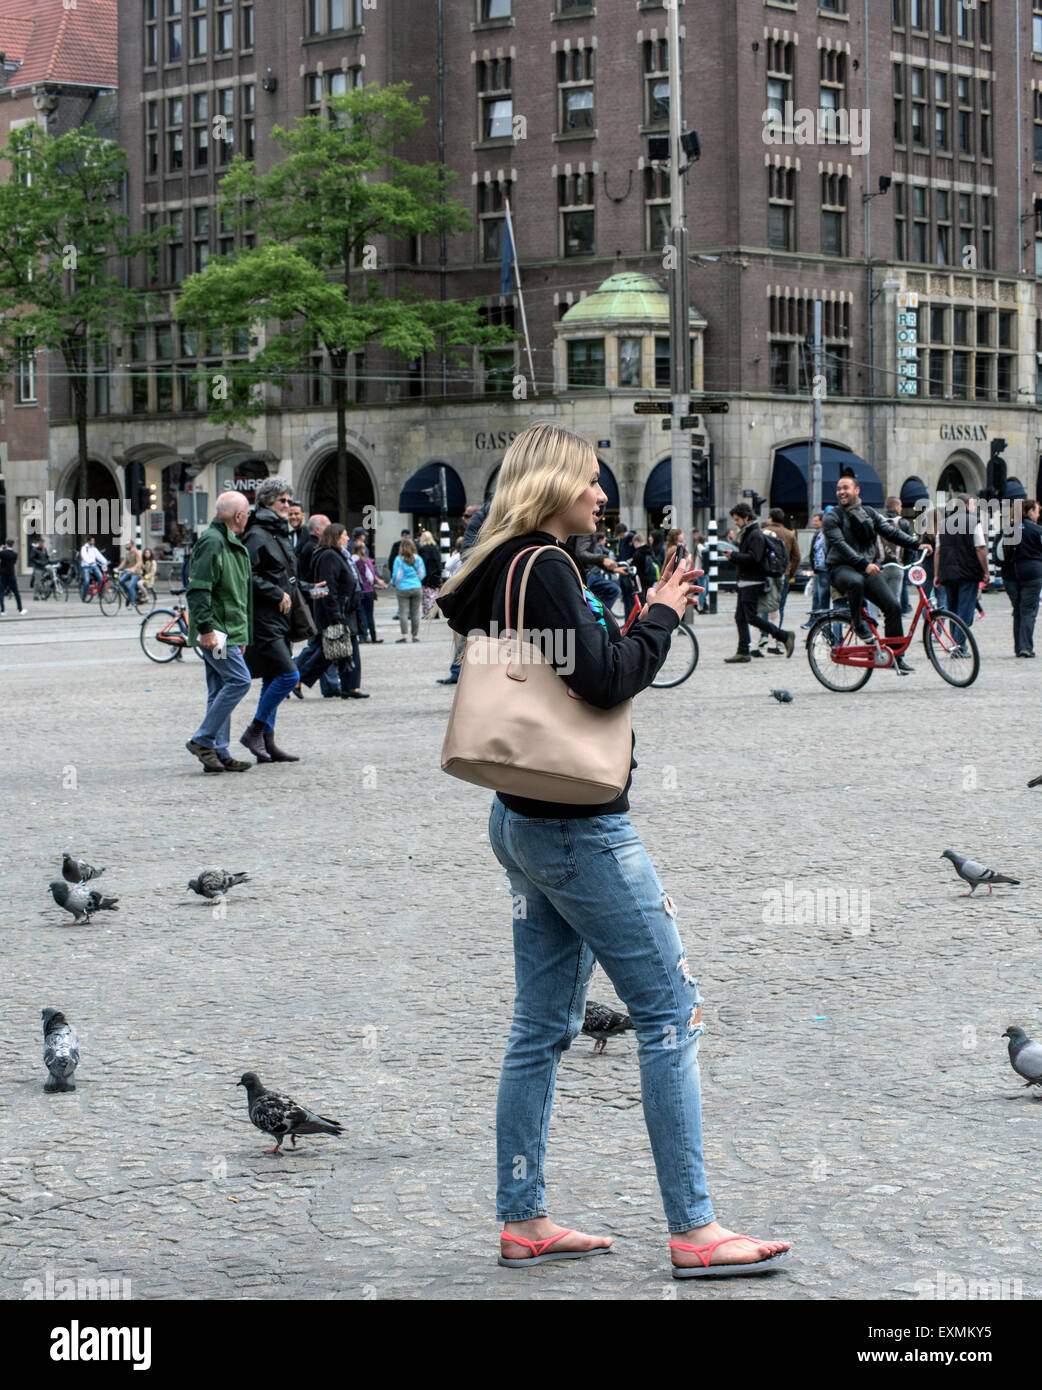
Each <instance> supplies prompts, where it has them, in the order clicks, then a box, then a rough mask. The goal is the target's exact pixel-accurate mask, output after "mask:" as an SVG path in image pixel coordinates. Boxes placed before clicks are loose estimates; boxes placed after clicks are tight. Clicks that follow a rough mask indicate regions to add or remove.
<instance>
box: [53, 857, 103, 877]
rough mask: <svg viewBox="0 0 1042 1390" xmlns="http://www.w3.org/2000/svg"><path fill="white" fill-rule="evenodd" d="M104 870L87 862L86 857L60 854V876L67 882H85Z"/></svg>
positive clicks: (98, 875)
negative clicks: (74, 857)
mask: <svg viewBox="0 0 1042 1390" xmlns="http://www.w3.org/2000/svg"><path fill="white" fill-rule="evenodd" d="M104 872H105V870H104V869H96V868H95V867H94V865H93V864H88V863H87V861H86V859H73V857H72V855H71V854H68V853H66V854H63V855H62V878H64V879H65V881H66V882H67V883H87V882H89V880H90V879H92V878H98V877H100V875H101V874H103V873H104Z"/></svg>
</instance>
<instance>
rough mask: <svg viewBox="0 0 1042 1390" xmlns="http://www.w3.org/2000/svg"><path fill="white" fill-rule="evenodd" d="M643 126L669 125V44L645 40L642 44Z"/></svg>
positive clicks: (664, 41)
mask: <svg viewBox="0 0 1042 1390" xmlns="http://www.w3.org/2000/svg"><path fill="white" fill-rule="evenodd" d="M644 124H645V125H649V126H664V125H668V124H669V42H668V40H666V39H647V40H646V41H645V43H644Z"/></svg>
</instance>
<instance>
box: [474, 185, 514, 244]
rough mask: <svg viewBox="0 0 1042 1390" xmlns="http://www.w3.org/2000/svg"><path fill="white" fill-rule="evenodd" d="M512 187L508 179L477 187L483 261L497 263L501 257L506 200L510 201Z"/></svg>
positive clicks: (479, 231)
mask: <svg viewBox="0 0 1042 1390" xmlns="http://www.w3.org/2000/svg"><path fill="white" fill-rule="evenodd" d="M513 188H514V185H513V183H512V182H511V180H510V179H504V180H503V182H502V183H500V182H499V181H498V180H493V181H489V182H482V183H479V184H478V185H477V199H478V238H479V242H480V247H479V250H480V255H481V259H482V260H483V261H499V260H501V259H502V256H503V231H504V228H505V226H506V206H505V204H506V200H507V199H512V194H513Z"/></svg>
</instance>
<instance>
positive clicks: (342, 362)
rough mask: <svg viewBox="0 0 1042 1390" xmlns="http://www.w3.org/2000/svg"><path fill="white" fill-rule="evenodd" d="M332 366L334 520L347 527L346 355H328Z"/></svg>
mask: <svg viewBox="0 0 1042 1390" xmlns="http://www.w3.org/2000/svg"><path fill="white" fill-rule="evenodd" d="M330 361H331V363H332V366H333V405H334V408H335V409H336V506H337V516H336V520H337V521H339V522H340V524H341V525H342V526H346V525H347V507H348V496H347V378H346V376H345V371H346V366H347V354H346V353H337V354H336V355H335V356H333V355H332V354H331V355H330Z"/></svg>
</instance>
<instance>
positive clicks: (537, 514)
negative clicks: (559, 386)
mask: <svg viewBox="0 0 1042 1390" xmlns="http://www.w3.org/2000/svg"><path fill="white" fill-rule="evenodd" d="M599 467H600V465H599V463H598V461H597V454H596V452H595V450H594V448H593V445H592V444H591V443H590V442H589V441H588V440H586V439H583V437H582V435H579V434H575V433H574V432H573V431H572V430H566V429H564V428H563V427H562V426H561V425H554V424H550V423H549V422H545V421H540V422H539V423H538V424H535V425H529V426H528V427H527V428H526V429H523V430H522V431H521V433H520V434H519V435H518V436H517V438H516V439H515V440H514V442H513V443H512V444H511V445H510V448H509V449H508V450H507V451H506V453H505V454H504V456H503V464H502V467H501V468H500V470H499V482H498V484H497V486H496V495H495V496H494V497H493V499H492V502H491V504H490V505H489V509H488V516H487V517H486V518H485V521H484V524H483V526H482V527H481V530H480V532H479V533H478V541H477V543H476V545H474V547H473V548H472V549H471V550H469V551H468V552H467V555H466V558H465V559H464V561H463V564H462V565H461V566H460V567H459V569H458V570H457V571H456V573H455V574H454V575H453V576H452V578H451V579H447V580H446V581H445V583H444V584H443V585H442V586H441V592H442V593H443V594H446V593H449V592H451V590H453V589H455V588H456V586H457V585H458V584H461V583H462V582H463V581H464V580H465V579H466V578H467V576H468V575H469V574H470V573H471V571H472V570H474V569H476V568H477V567H478V565H480V564H481V562H482V561H483V560H484V559H486V558H487V556H489V555H491V553H492V551H493V550H495V549H496V547H497V546H500V545H502V544H503V542H504V541H508V540H510V538H511V537H512V536H526V535H528V533H529V532H530V531H538V530H539V529H540V523H541V522H543V521H546V520H547V519H548V518H549V517H551V516H555V515H556V514H557V513H558V512H561V511H564V509H565V508H566V507H570V506H571V505H572V503H573V502H574V501H575V500H576V498H578V497H579V495H580V493H581V492H582V491H583V489H584V488H586V487H588V486H589V483H590V478H591V475H592V474H594V473H596V472H598V470H599Z"/></svg>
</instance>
